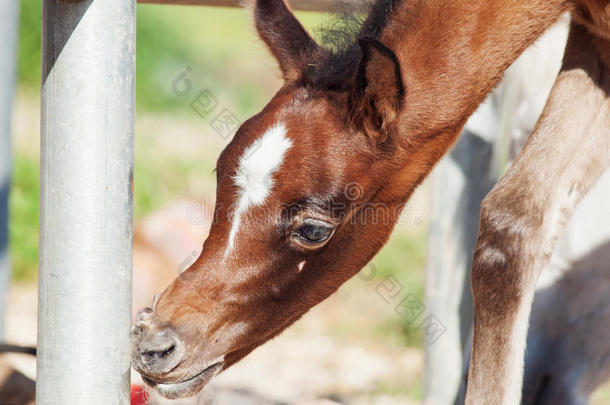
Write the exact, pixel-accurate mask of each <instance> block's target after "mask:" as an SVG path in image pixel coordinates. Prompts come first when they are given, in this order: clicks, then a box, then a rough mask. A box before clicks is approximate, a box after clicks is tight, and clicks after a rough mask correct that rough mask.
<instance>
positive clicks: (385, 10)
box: [303, 0, 403, 90]
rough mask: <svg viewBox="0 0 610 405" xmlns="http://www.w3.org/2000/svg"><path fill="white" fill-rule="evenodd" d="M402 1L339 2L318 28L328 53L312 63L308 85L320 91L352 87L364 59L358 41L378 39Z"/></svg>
mask: <svg viewBox="0 0 610 405" xmlns="http://www.w3.org/2000/svg"><path fill="white" fill-rule="evenodd" d="M401 1H403V0H365V1H364V2H363V3H362V4H361V5H358V6H354V5H348V4H346V3H339V5H338V6H336V7H335V11H334V12H333V13H332V14H331V16H330V17H329V18H328V19H327V20H326V21H325V22H324V23H323V24H322V25H321V26H320V27H318V28H317V29H316V33H317V37H318V38H319V39H320V42H321V45H322V46H323V47H324V48H325V49H326V50H327V51H328V52H327V53H326V54H325V55H323V56H322V57H321V59H320V60H318V61H315V62H314V63H310V64H309V69H308V71H307V73H306V74H305V76H304V77H303V81H304V82H305V84H306V85H308V86H311V87H314V88H317V89H321V90H342V89H343V88H345V87H346V86H349V83H350V79H351V78H352V77H353V76H354V74H355V73H356V70H357V69H358V64H359V61H360V58H361V56H362V51H361V49H360V46H359V44H358V41H359V40H360V39H362V38H374V39H377V38H378V37H379V35H380V34H381V32H382V30H383V28H384V27H385V25H386V24H387V22H388V20H389V17H390V15H391V14H392V12H393V11H394V10H395V9H396V7H397V6H398V4H399V3H400V2H401Z"/></svg>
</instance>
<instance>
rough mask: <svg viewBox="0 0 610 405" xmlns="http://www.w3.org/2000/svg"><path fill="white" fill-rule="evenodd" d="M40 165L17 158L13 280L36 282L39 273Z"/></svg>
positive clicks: (11, 224)
mask: <svg viewBox="0 0 610 405" xmlns="http://www.w3.org/2000/svg"><path fill="white" fill-rule="evenodd" d="M39 171H40V170H39V164H38V159H37V158H36V157H31V156H26V155H17V157H16V159H15V165H14V169H13V184H12V189H11V194H10V205H9V207H10V208H9V209H10V218H9V238H10V239H9V243H10V248H11V251H10V252H11V261H12V267H13V279H14V280H17V281H22V282H29V281H34V280H35V279H36V272H37V269H38V203H39Z"/></svg>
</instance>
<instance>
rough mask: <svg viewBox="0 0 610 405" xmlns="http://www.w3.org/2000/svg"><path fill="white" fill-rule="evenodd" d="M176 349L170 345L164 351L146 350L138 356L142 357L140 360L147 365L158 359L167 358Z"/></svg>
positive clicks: (173, 345)
mask: <svg viewBox="0 0 610 405" xmlns="http://www.w3.org/2000/svg"><path fill="white" fill-rule="evenodd" d="M175 349H176V344H172V345H171V346H170V347H168V348H167V349H165V350H147V351H144V352H142V353H140V355H141V356H142V359H143V360H144V361H146V362H148V363H153V362H156V361H158V360H159V359H163V358H165V357H167V356H169V355H170V354H172V353H173V352H174V350H175Z"/></svg>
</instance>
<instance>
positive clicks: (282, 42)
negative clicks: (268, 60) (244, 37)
mask: <svg viewBox="0 0 610 405" xmlns="http://www.w3.org/2000/svg"><path fill="white" fill-rule="evenodd" d="M254 16H255V20H256V30H257V31H258V35H259V36H260V37H261V39H262V40H263V41H264V42H265V44H266V45H267V47H268V48H269V50H270V51H271V53H272V54H273V56H275V59H277V61H278V63H279V65H280V69H281V70H282V74H283V76H284V79H285V80H296V79H298V78H299V77H300V76H301V74H302V73H303V71H304V70H305V69H306V68H307V63H308V62H311V61H312V60H313V58H314V57H315V55H316V53H317V52H318V50H319V46H318V44H316V42H315V41H314V40H313V39H312V38H311V37H310V36H309V34H308V33H307V31H305V29H304V28H303V26H302V25H301V23H299V21H298V20H297V19H296V18H295V16H294V15H293V14H292V12H291V11H290V9H289V8H288V6H287V5H286V3H285V2H284V0H256V3H255V8H254Z"/></svg>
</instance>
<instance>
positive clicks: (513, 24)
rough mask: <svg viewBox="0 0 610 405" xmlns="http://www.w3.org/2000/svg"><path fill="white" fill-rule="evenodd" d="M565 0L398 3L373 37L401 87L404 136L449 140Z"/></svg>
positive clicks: (555, 16) (414, 0) (415, 0)
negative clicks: (393, 63) (393, 64)
mask: <svg viewBox="0 0 610 405" xmlns="http://www.w3.org/2000/svg"><path fill="white" fill-rule="evenodd" d="M565 3H566V2H565V1H564V0H551V1H549V0H498V1H490V0H452V1H440V0H402V1H401V2H399V3H398V6H397V8H396V10H395V11H394V12H393V14H392V15H391V16H390V18H389V20H388V22H387V24H386V26H385V27H384V29H383V31H382V33H381V35H380V39H381V41H382V42H383V43H385V44H386V45H388V46H389V47H390V48H392V49H393V50H394V51H395V53H396V55H397V56H398V59H399V61H400V64H401V66H402V72H403V75H404V81H405V85H406V92H405V108H404V114H403V117H401V125H402V126H403V129H405V130H406V131H407V134H409V133H412V134H419V135H421V134H422V133H423V134H425V135H428V136H434V135H441V134H445V135H451V136H454V135H456V134H457V133H458V132H459V130H460V129H461V127H462V125H463V124H464V123H465V121H466V119H467V118H468V116H469V115H470V114H471V113H472V112H473V111H474V110H475V109H476V107H477V106H478V105H479V104H480V103H481V102H482V101H483V99H484V98H485V96H486V95H487V94H488V93H489V92H490V91H491V90H492V89H493V87H494V86H495V85H496V84H497V83H498V81H499V80H500V78H501V77H502V74H503V72H504V70H505V69H506V68H508V66H509V65H510V64H511V63H512V62H513V61H514V60H515V59H516V58H517V57H518V56H519V54H521V52H523V51H524V50H525V48H526V47H527V46H528V45H530V44H531V43H532V42H533V41H534V40H535V39H536V38H537V37H539V36H540V35H541V34H542V33H543V32H544V30H545V29H546V28H548V27H549V26H550V25H551V24H552V23H553V22H555V21H556V20H557V19H558V18H559V17H560V16H561V14H562V13H563V12H564V11H566V9H567V6H566V5H565Z"/></svg>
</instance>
